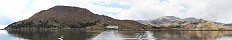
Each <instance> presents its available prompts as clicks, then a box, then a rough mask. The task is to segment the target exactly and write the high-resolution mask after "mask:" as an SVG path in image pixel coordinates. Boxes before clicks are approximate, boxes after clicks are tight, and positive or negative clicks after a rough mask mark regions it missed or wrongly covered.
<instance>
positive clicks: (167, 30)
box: [0, 29, 232, 31]
mask: <svg viewBox="0 0 232 40" xmlns="http://www.w3.org/2000/svg"><path fill="white" fill-rule="evenodd" d="M0 30H105V29H0ZM118 31H232V30H181V29H180V30H177V29H170V30H162V29H152V30H125V29H124V30H118Z"/></svg>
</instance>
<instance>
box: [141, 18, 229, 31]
mask: <svg viewBox="0 0 232 40" xmlns="http://www.w3.org/2000/svg"><path fill="white" fill-rule="evenodd" d="M139 22H140V23H143V24H144V23H147V24H145V25H150V26H152V28H154V29H157V28H158V29H184V30H219V29H220V30H221V29H227V28H225V27H224V26H223V24H222V23H217V22H212V21H207V20H203V19H196V18H193V17H189V18H184V19H181V18H178V17H175V16H162V17H159V18H157V19H153V20H152V21H150V22H143V21H139ZM148 23H149V24H148Z"/></svg>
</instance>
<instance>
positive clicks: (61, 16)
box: [5, 6, 145, 30]
mask: <svg viewBox="0 0 232 40" xmlns="http://www.w3.org/2000/svg"><path fill="white" fill-rule="evenodd" d="M109 25H114V26H118V29H123V30H139V29H145V25H143V24H140V23H138V22H136V21H131V20H117V19H113V18H111V17H108V16H104V15H98V14H94V13H92V12H91V11H89V10H87V9H85V8H79V7H70V6H55V7H52V8H50V9H48V10H42V11H40V12H38V13H36V14H34V15H33V16H32V17H30V18H28V19H26V20H22V21H18V22H15V23H12V24H10V25H8V26H7V27H6V28H5V29H70V28H86V29H105V28H107V27H106V26H109Z"/></svg>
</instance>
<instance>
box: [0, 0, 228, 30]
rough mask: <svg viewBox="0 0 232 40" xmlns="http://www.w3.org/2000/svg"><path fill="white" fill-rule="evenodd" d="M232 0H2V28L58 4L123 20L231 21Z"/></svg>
mask: <svg viewBox="0 0 232 40" xmlns="http://www.w3.org/2000/svg"><path fill="white" fill-rule="evenodd" d="M231 4H232V0H0V29H2V28H4V27H6V26H7V25H9V24H11V23H13V22H17V21H19V20H24V19H27V18H29V17H30V16H32V15H33V14H35V13H37V12H39V11H41V10H46V9H48V8H51V7H54V6H56V5H64V6H75V7H81V8H86V9H88V10H90V11H91V12H93V13H95V14H100V15H107V16H110V17H112V18H115V19H121V20H125V19H127V20H148V19H155V18H158V17H161V16H176V17H180V18H187V17H195V18H199V19H205V20H209V21H215V22H221V23H232V5H231Z"/></svg>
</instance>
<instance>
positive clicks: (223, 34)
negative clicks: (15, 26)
mask: <svg viewBox="0 0 232 40" xmlns="http://www.w3.org/2000/svg"><path fill="white" fill-rule="evenodd" d="M61 37H63V38H61ZM58 39H63V40H232V31H117V30H105V31H98V30H0V40H58Z"/></svg>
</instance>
